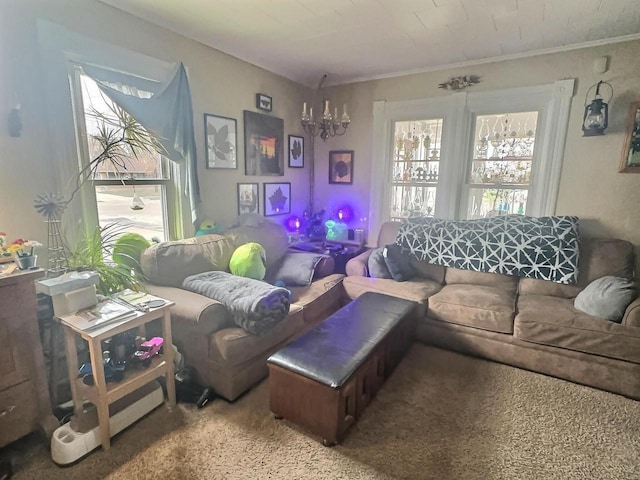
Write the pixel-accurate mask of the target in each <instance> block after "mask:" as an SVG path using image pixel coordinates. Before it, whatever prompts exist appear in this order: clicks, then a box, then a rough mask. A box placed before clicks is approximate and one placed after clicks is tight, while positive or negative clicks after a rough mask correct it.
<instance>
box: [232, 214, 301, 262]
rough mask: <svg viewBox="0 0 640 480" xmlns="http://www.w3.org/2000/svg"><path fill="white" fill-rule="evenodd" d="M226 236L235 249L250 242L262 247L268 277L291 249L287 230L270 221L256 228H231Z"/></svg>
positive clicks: (244, 226)
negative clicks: (264, 253)
mask: <svg viewBox="0 0 640 480" xmlns="http://www.w3.org/2000/svg"><path fill="white" fill-rule="evenodd" d="M224 236H225V237H227V238H229V239H231V241H232V242H233V244H234V246H235V247H239V246H240V245H242V244H244V243H249V242H256V243H259V244H260V245H262V247H263V248H264V250H265V252H266V257H267V258H266V263H265V264H266V267H267V275H268V274H269V269H270V268H271V267H272V266H273V265H275V264H277V263H278V262H279V261H280V259H282V257H283V256H284V255H285V253H287V249H288V247H289V244H288V239H287V231H286V230H285V228H284V227H283V226H282V225H279V224H277V223H274V222H271V221H268V220H267V221H264V222H262V223H260V225H258V226H256V227H251V226H249V225H243V226H240V227H235V228H231V229H229V230H226V231H225V232H224Z"/></svg>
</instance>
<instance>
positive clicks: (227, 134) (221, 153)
mask: <svg viewBox="0 0 640 480" xmlns="http://www.w3.org/2000/svg"><path fill="white" fill-rule="evenodd" d="M204 141H205V152H207V168H238V162H237V159H236V152H237V144H238V134H237V125H236V119H235V118H228V117H221V116H219V115H212V114H210V113H205V114H204Z"/></svg>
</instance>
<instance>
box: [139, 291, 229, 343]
mask: <svg viewBox="0 0 640 480" xmlns="http://www.w3.org/2000/svg"><path fill="white" fill-rule="evenodd" d="M147 290H148V291H149V293H151V294H152V295H156V296H158V297H160V298H164V299H166V300H171V301H172V302H174V303H175V305H174V306H173V307H171V321H172V323H173V324H174V328H176V324H179V323H183V324H187V325H188V326H189V327H188V328H190V329H195V330H197V331H198V333H201V334H202V335H209V334H211V333H213V332H217V331H218V330H222V329H223V328H229V327H235V326H236V324H235V323H234V322H233V319H232V318H231V314H230V313H229V310H227V308H226V307H225V306H224V305H222V304H221V303H220V302H218V301H217V300H213V299H211V298H208V297H205V296H204V295H200V294H198V293H194V292H190V291H188V290H184V289H182V288H177V287H164V286H160V285H147Z"/></svg>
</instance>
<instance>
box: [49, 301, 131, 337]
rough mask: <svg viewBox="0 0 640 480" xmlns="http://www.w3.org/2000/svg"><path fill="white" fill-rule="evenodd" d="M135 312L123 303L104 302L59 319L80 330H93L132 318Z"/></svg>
mask: <svg viewBox="0 0 640 480" xmlns="http://www.w3.org/2000/svg"><path fill="white" fill-rule="evenodd" d="M136 312H137V310H136V309H135V308H133V307H131V306H129V305H126V304H124V303H119V302H116V301H114V300H110V299H109V300H105V301H103V302H100V303H98V304H97V305H95V306H94V307H91V308H88V309H86V310H80V311H78V312H76V313H72V314H69V315H63V316H62V317H60V320H62V322H63V323H66V324H67V325H69V326H72V327H74V328H77V329H80V330H85V331H89V330H94V329H96V328H99V327H102V326H104V325H105V324H108V323H113V322H116V321H121V320H125V319H128V318H133V317H135V316H136Z"/></svg>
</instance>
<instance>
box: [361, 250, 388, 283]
mask: <svg viewBox="0 0 640 480" xmlns="http://www.w3.org/2000/svg"><path fill="white" fill-rule="evenodd" d="M383 251H384V248H382V247H381V248H376V249H375V250H373V251H372V252H371V255H369V262H368V264H367V266H368V267H369V276H370V277H373V278H392V277H391V273H389V269H388V268H387V263H386V262H385V261H384V256H383V254H382V253H383Z"/></svg>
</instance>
